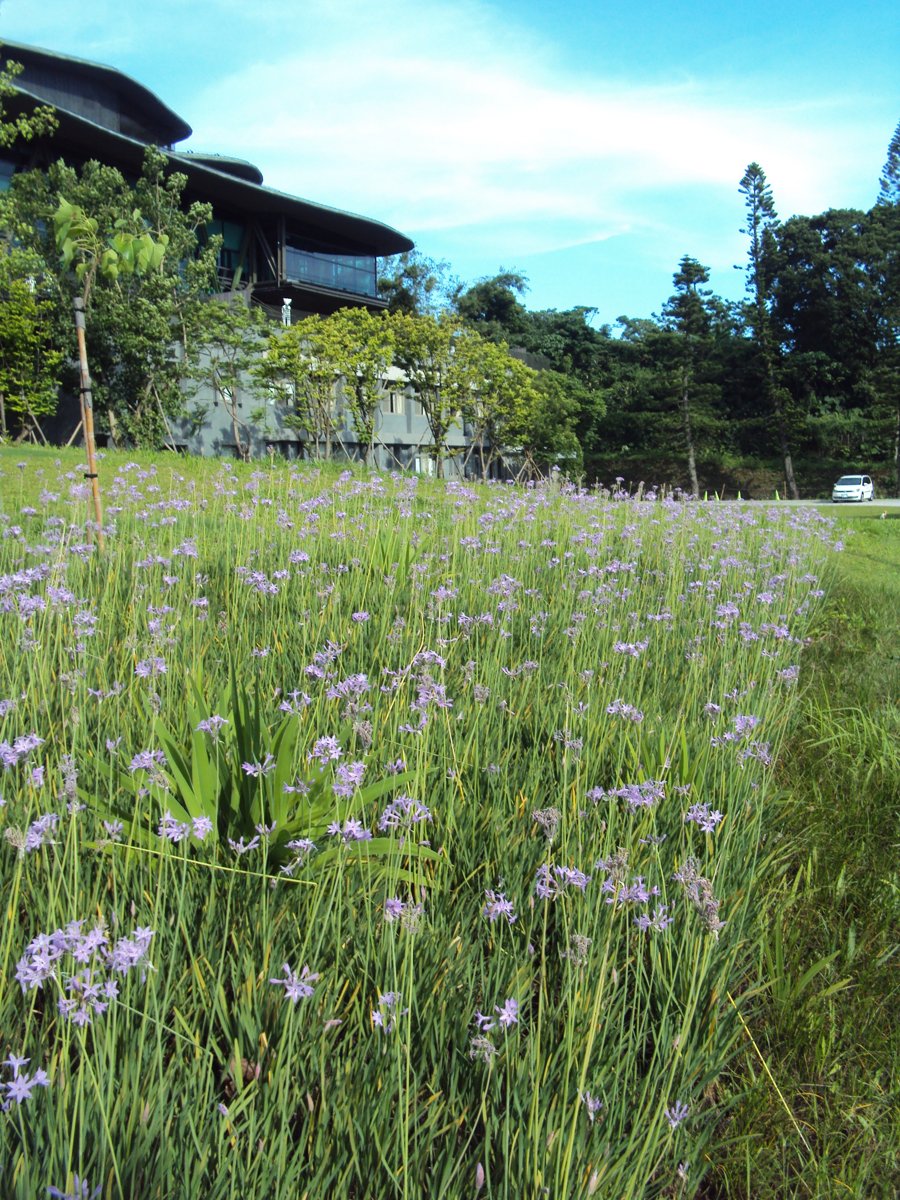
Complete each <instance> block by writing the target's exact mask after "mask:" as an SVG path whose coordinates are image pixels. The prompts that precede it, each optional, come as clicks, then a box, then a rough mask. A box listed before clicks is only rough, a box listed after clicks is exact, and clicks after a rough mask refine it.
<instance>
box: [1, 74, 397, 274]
mask: <svg viewBox="0 0 900 1200" xmlns="http://www.w3.org/2000/svg"><path fill="white" fill-rule="evenodd" d="M16 90H17V95H16V96H15V97H11V98H10V100H9V102H8V103H9V105H10V107H15V102H16V101H18V103H19V104H20V105H21V106H22V107H23V108H26V109H29V108H32V107H34V106H36V105H39V104H44V103H45V101H44V100H43V99H42V98H41V97H40V96H39V95H36V94H34V93H32V92H30V91H29V90H28V88H27V87H26V86H24V85H23V84H22V83H17V84H16ZM56 115H57V118H58V121H59V125H58V130H57V133H56V135H55V138H50V139H47V140H46V142H45V143H44V147H45V149H46V150H47V151H49V153H50V154H51V156H52V153H53V148H54V140H58V141H59V143H60V155H59V157H65V153H64V151H63V147H66V149H68V148H69V147H71V149H72V152H73V153H75V154H77V155H78V157H80V158H82V159H83V160H85V161H87V160H89V159H98V160H100V161H102V162H106V163H109V164H111V165H114V166H118V167H119V168H120V169H122V170H125V171H127V172H130V173H131V174H133V175H137V174H139V173H140V170H141V165H142V163H143V160H144V152H145V151H146V149H147V146H146V144H145V143H144V142H141V141H138V140H137V139H136V138H130V137H127V136H126V135H125V134H122V133H117V132H115V131H114V130H111V129H107V128H106V127H105V126H103V125H98V124H96V123H95V122H93V121H90V120H88V119H87V118H86V117H82V116H80V115H76V114H75V113H70V112H67V111H66V110H65V109H64V108H59V107H57V108H56ZM160 150H161V152H162V153H163V154H164V155H165V157H166V159H167V160H168V161H169V163H170V164H171V167H172V169H173V170H174V171H179V172H181V173H182V174H184V175H185V176H186V177H187V181H188V187H187V191H188V193H189V194H190V195H191V196H193V197H194V198H196V199H202V200H208V201H210V203H212V204H213V205H216V206H217V207H219V208H226V209H230V210H232V211H233V212H235V213H239V214H252V215H254V216H258V217H264V216H271V217H278V216H280V217H284V218H285V219H286V220H287V221H289V222H296V223H297V224H300V225H303V226H304V227H306V228H309V229H310V230H314V231H316V232H318V233H319V234H321V235H323V236H324V237H326V238H327V237H333V238H335V239H337V240H338V241H339V242H341V243H344V244H346V245H347V246H348V248H349V247H352V248H354V249H357V250H358V251H360V252H362V253H367V254H374V255H375V256H376V257H379V258H380V257H385V256H387V255H390V254H401V253H403V252H405V251H408V250H412V249H413V246H414V243H413V242H412V241H411V240H410V239H409V238H408V237H406V235H405V234H402V233H400V232H399V231H398V230H396V229H392V228H391V227H390V226H389V225H384V224H382V223H381V222H380V221H373V220H371V219H370V218H369V217H361V216H358V215H356V214H355V213H349V212H344V211H342V210H341V209H338V208H330V207H329V206H327V205H324V204H316V203H315V202H314V201H312V200H304V199H302V198H300V197H298V196H291V195H288V194H287V193H286V192H279V191H276V189H275V188H268V187H264V186H262V185H261V184H257V183H254V182H252V181H251V180H249V179H242V178H238V177H237V176H236V175H232V174H228V173H227V172H225V171H218V170H216V169H215V168H214V167H211V166H209V165H208V164H209V160H208V159H201V158H199V157H194V156H193V155H191V154H189V153H184V154H180V153H178V152H177V151H174V150H168V149H166V148H165V147H160Z"/></svg>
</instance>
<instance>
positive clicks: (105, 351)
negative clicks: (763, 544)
mask: <svg viewBox="0 0 900 1200" xmlns="http://www.w3.org/2000/svg"><path fill="white" fill-rule="evenodd" d="M5 86H6V88H7V91H9V89H10V88H12V86H13V85H12V82H11V77H9V76H7V78H6V85H5ZM13 90H14V89H13ZM2 97H3V92H2V88H0V104H2ZM0 111H2V110H0ZM45 119H46V114H44V115H42V114H40V113H38V114H36V115H33V116H31V117H29V118H28V120H24V118H23V122H24V123H23V122H20V123H19V124H18V125H17V124H16V123H15V122H14V121H13V122H10V121H7V122H6V125H5V126H2V128H3V129H5V131H6V132H5V134H4V136H5V137H6V138H7V139H9V138H13V137H22V136H29V135H31V134H32V133H34V132H42V131H43V127H42V125H41V122H42V121H43V120H45ZM898 145H900V130H898V133H895V135H894V138H893V139H892V141H891V144H890V146H889V149H888V157H887V161H886V164H885V167H884V172H883V175H882V178H881V180H880V186H879V190H878V197H877V202H876V203H875V204H874V206H873V207H872V208H871V209H870V210H869V211H867V212H863V211H856V210H844V209H830V210H828V211H826V212H824V213H821V214H818V215H816V216H812V217H807V216H793V217H791V218H789V219H788V220H785V221H782V220H780V219H779V217H778V214H777V210H776V203H775V194H774V191H773V188H772V187H771V185H770V184H769V181H768V180H767V178H766V175H765V172H764V171H763V169H762V167H761V166H760V165H759V164H758V163H751V164H750V165H749V166H748V167H747V170H746V172H745V173H744V175H743V177H742V178H741V180H740V182H739V184H738V188H739V192H740V194H741V196H742V197H743V199H744V204H745V223H744V228H743V232H744V233H745V234H746V236H747V245H748V252H747V263H746V281H747V288H746V301H745V303H743V304H735V303H726V302H725V301H724V300H722V299H721V298H719V297H717V296H715V295H713V294H712V293H711V292H710V291H709V290H708V288H706V287H705V285H706V284H707V283H708V282H709V272H708V269H707V268H706V267H705V266H704V265H703V264H702V263H701V262H699V261H698V260H697V259H695V258H693V257H691V256H690V255H689V254H684V255H683V256H682V258H681V260H680V262H679V264H678V267H677V270H676V271H675V272H674V275H673V287H674V291H673V294H672V295H671V296H670V297H669V298H668V299H667V300H665V301H664V303H663V304H662V305H661V309H660V312H659V314H657V315H655V316H653V317H652V318H633V317H627V316H623V317H620V318H619V321H618V326H619V328H618V330H616V331H615V333H614V331H613V330H612V329H611V328H610V327H608V326H603V327H600V328H597V327H596V326H595V325H594V323H593V317H594V312H593V310H592V309H590V308H588V307H575V308H573V309H571V310H568V311H563V312H557V311H553V310H549V311H531V310H529V309H528V308H527V307H526V306H525V304H524V302H523V300H524V297H525V295H526V293H527V281H526V280H525V278H524V277H523V276H522V275H520V274H518V273H516V272H514V271H501V272H500V273H499V274H497V275H496V276H494V277H493V278H487V279H482V280H479V281H477V282H475V283H474V284H472V285H470V286H465V285H463V284H461V283H460V282H459V281H457V280H455V279H453V278H452V277H451V276H450V274H449V268H448V266H447V264H444V263H434V262H432V261H430V260H429V259H427V258H424V257H422V256H421V255H419V254H416V253H413V254H407V255H402V256H399V257H398V258H397V259H395V260H393V261H391V262H389V263H386V264H385V265H384V268H383V271H382V278H381V281H380V285H379V286H380V290H381V294H382V296H383V298H384V300H385V301H386V303H387V306H388V311H387V313H386V314H383V315H382V316H380V317H376V316H372V315H371V314H368V313H366V314H361V313H358V314H357V315H356V316H351V315H349V314H348V313H343V314H338V315H337V316H335V317H331V318H329V317H313V318H309V319H307V320H306V321H305V322H304V323H303V329H302V330H300V331H298V332H296V333H294V334H291V335H290V336H289V337H288V338H287V339H284V338H283V337H282V335H281V334H280V333H279V332H278V330H277V329H273V328H271V326H270V328H269V329H268V330H265V329H262V328H261V323H265V317H264V316H263V315H262V314H261V313H256V314H254V315H253V316H252V317H247V315H246V314H244V313H240V312H237V311H235V308H236V305H239V304H240V303H241V300H240V298H239V297H234V296H233V297H231V305H230V307H231V311H230V312H229V311H228V310H227V309H226V308H224V306H223V304H222V303H221V302H219V303H217V304H212V303H211V302H210V300H211V297H212V296H213V295H214V294H215V291H216V288H217V282H216V256H217V251H218V240H217V238H215V237H208V236H207V227H208V224H209V221H210V218H211V211H210V209H209V206H207V205H202V204H193V205H191V206H190V207H188V208H185V205H184V204H183V192H184V186H185V180H184V177H183V176H180V175H178V174H177V173H169V174H167V168H166V164H165V160H164V158H163V156H162V155H161V154H159V153H158V152H156V151H153V150H151V151H149V152H148V154H147V158H146V162H145V166H144V170H143V173H142V175H141V178H140V179H139V180H138V181H137V182H136V183H134V184H131V183H129V182H128V181H126V180H125V179H124V178H123V176H122V175H121V174H120V173H119V172H118V171H116V170H114V169H112V168H110V167H106V166H102V165H100V164H98V163H88V164H86V166H85V167H84V168H83V169H82V170H80V171H76V170H74V169H72V168H71V167H69V166H67V165H65V164H64V163H63V162H58V163H55V164H53V165H52V166H50V167H49V168H48V169H47V170H46V171H27V172H24V173H22V174H21V175H19V176H17V177H15V178H14V180H13V185H12V187H11V189H10V192H9V193H8V194H7V195H6V196H4V197H3V198H2V200H0V226H2V231H3V233H4V234H5V235H6V236H5V239H4V244H5V246H6V247H7V252H6V253H5V259H4V264H3V270H2V273H0V318H2V323H3V325H4V326H5V328H6V330H7V333H6V335H5V342H6V345H5V346H4V349H3V355H4V360H5V362H6V363H7V364H10V363H13V362H14V363H15V366H14V367H7V369H6V374H5V375H3V376H2V377H0V396H2V397H3V400H4V403H3V404H2V405H0V424H4V426H5V430H6V431H7V432H8V433H11V434H16V433H19V434H20V435H32V436H36V437H40V436H42V431H41V418H42V417H43V416H44V415H46V414H47V413H48V412H50V411H52V407H53V399H54V397H55V396H56V394H57V393H58V391H59V385H60V384H61V385H62V387H63V389H64V390H65V389H68V391H69V392H70V393H71V392H72V391H73V379H72V377H71V375H70V374H67V371H66V368H65V364H66V363H67V362H70V361H71V360H72V358H73V340H74V333H73V330H72V322H71V300H72V297H73V295H75V294H76V293H78V292H79V290H81V288H82V286H83V282H84V281H83V279H81V278H76V277H75V276H74V275H73V272H72V271H71V270H70V269H69V268H70V267H71V266H72V263H71V261H70V260H64V261H61V260H60V255H59V247H58V246H57V244H56V242H55V240H54V236H53V223H52V214H53V212H54V211H55V210H56V208H57V206H58V205H59V203H60V201H62V202H63V203H64V204H69V205H74V206H77V207H78V208H79V210H83V211H84V213H85V214H87V217H88V219H89V220H91V221H93V222H95V224H96V229H97V231H98V237H99V238H100V239H101V242H102V244H103V245H104V246H105V247H106V249H104V250H98V251H97V253H98V255H99V254H102V255H104V256H105V257H108V256H109V254H110V253H111V251H110V247H111V246H112V245H113V244H114V241H115V239H116V238H119V239H122V238H126V237H131V238H133V239H138V238H140V237H142V236H143V237H146V238H148V239H152V241H153V242H154V244H163V243H164V244H165V247H166V249H165V254H164V258H163V261H162V262H161V263H160V264H159V269H154V270H152V271H147V272H144V273H135V272H132V273H130V274H125V273H122V274H119V275H118V276H117V275H116V274H115V272H114V271H113V272H112V273H111V274H108V275H106V276H100V275H98V276H97V278H96V281H95V284H94V285H93V287H92V288H91V289H89V290H90V297H89V306H90V311H89V321H88V350H89V358H90V363H91V371H92V374H93V376H94V381H95V406H96V408H97V410H98V413H97V418H98V425H99V428H100V429H101V430H103V431H105V432H108V433H109V434H111V435H112V437H113V439H114V440H115V442H116V443H117V444H122V445H126V444H131V445H135V446H139V445H144V446H163V445H166V444H170V443H171V441H172V439H171V437H170V422H171V421H172V420H173V419H176V418H183V417H184V416H185V415H186V414H188V415H190V416H191V418H192V419H193V420H195V421H196V422H198V423H201V422H202V420H203V407H202V404H199V405H194V406H193V407H192V397H193V396H194V395H195V393H196V391H197V388H198V387H199V386H201V385H203V386H205V388H206V397H207V402H208V400H209V396H210V394H211V395H212V396H213V397H214V398H215V399H216V400H217V401H218V402H219V403H221V404H224V405H225V407H226V408H227V409H228V411H229V412H230V413H231V416H232V424H233V431H234V439H235V444H236V445H237V447H238V451H239V453H244V452H245V451H246V452H247V453H249V449H248V447H249V444H250V441H251V439H250V437H249V436H248V434H249V428H248V424H247V423H248V420H249V421H250V423H253V421H254V420H260V421H262V420H264V416H265V409H264V407H262V408H258V409H253V410H252V412H253V413H254V414H255V417H254V416H253V415H251V416H250V417H248V416H247V411H246V406H244V407H243V410H242V411H241V412H239V409H241V405H239V404H238V402H237V393H238V390H239V389H241V390H244V391H246V392H249V393H254V392H260V391H261V392H263V393H265V394H266V395H268V396H273V395H276V396H279V397H280V402H281V403H283V404H286V405H287V406H288V407H289V408H290V410H291V412H290V417H289V421H288V423H292V424H293V425H294V426H295V427H296V428H297V429H301V430H303V431H305V432H304V436H303V439H302V440H303V445H304V447H305V450H306V453H307V455H308V456H309V457H319V456H324V457H328V456H329V455H330V452H331V448H332V444H333V442H334V440H335V436H336V423H335V408H334V396H335V390H336V387H337V385H338V380H343V385H342V389H341V390H342V391H343V394H344V397H345V399H346V401H347V402H348V405H349V408H350V410H351V412H352V415H353V422H354V425H355V427H356V430H357V435H358V439H357V440H358V446H359V454H360V457H361V458H366V459H367V458H369V457H370V455H371V450H372V447H373V445H374V441H375V424H376V420H375V418H376V413H377V409H378V405H379V403H380V400H381V397H382V393H383V389H384V383H385V379H386V377H387V375H388V374H389V372H390V369H391V367H392V366H397V367H399V368H400V369H402V370H403V371H404V372H405V373H406V376H407V378H408V379H409V380H410V382H411V383H412V385H413V387H414V388H415V390H416V393H417V399H418V401H419V403H420V405H421V409H422V412H423V414H424V416H425V418H426V420H427V422H428V426H429V430H430V434H431V444H430V446H428V447H423V449H426V450H427V451H428V453H429V454H430V455H431V457H432V458H433V459H434V461H435V463H436V466H437V471H438V473H439V474H440V473H441V472H442V464H443V460H444V457H445V455H446V453H447V452H448V451H447V440H448V434H449V432H450V430H451V429H452V428H453V427H454V426H456V425H460V424H462V423H463V422H466V424H467V425H468V428H469V433H470V438H469V440H470V445H471V452H470V455H469V463H470V469H471V464H472V463H477V464H478V465H479V466H480V468H481V473H482V475H487V473H488V472H489V471H490V469H491V465H492V462H493V461H494V459H495V458H496V457H497V455H498V452H499V450H500V448H501V447H502V448H503V449H504V450H506V451H508V452H510V455H509V461H508V462H507V468H509V467H510V464H512V471H513V473H516V471H518V470H519V469H520V468H523V469H524V472H525V473H526V474H527V473H530V474H542V473H544V472H546V471H547V470H548V469H550V468H552V467H558V468H560V469H562V470H564V471H566V472H567V473H568V474H570V475H571V476H574V477H581V478H586V479H587V481H588V482H596V481H597V480H598V479H601V478H603V477H604V476H605V477H606V479H609V474H608V470H609V466H610V463H612V462H614V461H616V459H617V458H618V459H622V458H623V457H639V458H642V459H643V460H644V461H645V462H646V463H648V464H653V463H654V462H655V461H657V460H659V459H661V458H667V459H668V461H669V468H670V469H669V471H668V474H667V478H668V481H669V482H676V481H678V482H680V483H681V484H683V486H684V487H685V489H686V490H688V491H690V492H692V493H700V492H702V491H703V490H704V487H705V486H706V483H705V481H706V480H707V478H708V476H709V473H710V472H709V468H710V465H711V464H713V463H715V464H718V465H721V464H723V463H727V462H729V461H738V460H742V461H747V460H749V459H753V460H768V461H771V460H777V461H778V462H779V463H780V473H781V478H782V479H783V480H784V486H785V487H786V489H787V491H788V492H789V494H791V495H793V496H797V495H798V494H799V489H800V486H801V485H802V484H803V482H804V479H803V475H804V470H803V467H802V466H801V469H800V471H799V478H798V472H797V469H796V467H795V463H796V462H799V463H801V464H809V463H810V462H811V461H827V460H833V461H834V462H835V463H837V464H840V465H841V468H842V469H843V468H844V467H852V466H854V465H856V466H857V467H858V468H859V469H865V470H868V471H869V472H871V473H874V474H876V476H877V477H878V483H879V488H881V489H886V490H894V489H897V488H900V383H898V380H900V184H898V177H900V168H898V158H900V149H898ZM104 238H105V239H106V241H105V242H103V239H104ZM98 245H99V243H98ZM112 253H113V254H114V253H115V251H112ZM26 288H31V289H32V291H34V292H35V298H34V300H29V298H28V297H27V296H26V295H25V290H26ZM87 298H88V297H87V293H86V299H87ZM214 309H218V311H214ZM257 318H258V319H257ZM379 326H380V327H379ZM292 339H293V343H294V344H292ZM18 340H21V346H16V347H13V348H12V349H10V347H9V343H10V342H12V341H18ZM493 347H500V353H499V356H498V353H497V351H496V350H494V349H493ZM523 363H524V364H525V365H524V366H523ZM279 364H280V365H281V369H279ZM535 371H537V372H538V374H537V375H535ZM10 372H12V375H11V374H10ZM547 372H553V374H552V375H548V374H547ZM54 375H55V376H57V378H55V379H54V378H53V376H54ZM542 375H543V377H542ZM7 397H9V399H7ZM673 476H674V477H673Z"/></svg>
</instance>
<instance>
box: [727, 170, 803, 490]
mask: <svg viewBox="0 0 900 1200" xmlns="http://www.w3.org/2000/svg"><path fill="white" fill-rule="evenodd" d="M740 192H741V195H742V196H743V197H744V203H745V209H746V214H747V224H746V226H745V227H744V229H742V230H741V232H742V233H745V234H746V235H747V236H748V237H749V239H750V249H749V251H748V254H747V291H748V293H749V296H750V302H749V315H750V328H751V330H752V332H753V340H754V343H755V344H756V350H757V354H758V356H759V363H760V374H761V377H762V386H763V394H764V399H765V403H766V408H767V409H768V411H769V412H771V413H772V415H773V416H774V418H775V427H776V432H777V435H778V444H779V448H780V450H781V456H782V458H783V460H784V477H785V480H786V482H787V488H788V493H789V495H790V496H791V498H792V499H794V500H797V499H799V492H798V491H797V483H796V481H795V479H794V464H793V460H792V457H791V447H790V437H789V435H788V422H787V414H786V412H785V398H786V393H785V391H784V388H783V387H782V386H781V384H780V381H779V379H778V372H777V347H776V343H775V337H774V334H773V331H772V319H771V311H770V309H771V299H772V297H771V291H772V266H773V259H774V250H775V231H776V229H777V228H778V214H777V213H776V211H775V201H774V199H773V196H772V189H771V188H770V187H769V184H768V181H767V180H766V173H765V171H764V170H763V169H762V167H761V166H760V165H759V163H755V162H754V163H750V165H749V166H748V167H747V170H746V171H745V172H744V176H743V178H742V179H741V182H740Z"/></svg>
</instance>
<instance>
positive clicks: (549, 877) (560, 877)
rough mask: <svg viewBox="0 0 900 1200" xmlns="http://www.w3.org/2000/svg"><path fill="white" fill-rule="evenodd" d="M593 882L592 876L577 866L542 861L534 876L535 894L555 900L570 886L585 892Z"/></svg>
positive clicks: (539, 897) (541, 897) (545, 898)
mask: <svg viewBox="0 0 900 1200" xmlns="http://www.w3.org/2000/svg"><path fill="white" fill-rule="evenodd" d="M590 882H591V876H590V875H585V873H584V872H583V871H579V870H578V869H577V867H562V866H553V864H552V863H542V864H541V866H539V867H538V869H537V872H536V874H535V878H534V894H535V895H536V896H537V898H538V899H539V900H555V899H556V898H557V896H561V895H562V894H563V892H565V891H566V890H567V889H568V888H570V887H571V888H575V889H576V890H577V891H580V892H585V891H586V890H587V885H588V884H589V883H590Z"/></svg>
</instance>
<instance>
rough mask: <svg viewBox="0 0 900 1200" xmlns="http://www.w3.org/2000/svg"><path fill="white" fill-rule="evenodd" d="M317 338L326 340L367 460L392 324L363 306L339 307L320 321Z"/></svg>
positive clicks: (388, 363)
mask: <svg viewBox="0 0 900 1200" xmlns="http://www.w3.org/2000/svg"><path fill="white" fill-rule="evenodd" d="M320 341H321V342H326V341H327V353H328V354H329V356H330V357H331V358H332V359H333V362H334V367H335V371H336V373H337V374H338V375H339V376H340V378H341V395H342V397H343V399H344V400H345V402H346V404H347V407H348V408H349V409H350V413H351V415H352V417H353V424H354V427H355V429H356V432H357V435H358V437H359V443H360V445H361V446H362V448H363V450H362V453H363V461H364V462H368V461H369V459H370V457H371V455H372V451H373V449H374V446H375V423H376V419H377V414H378V410H379V406H380V404H381V399H382V397H383V395H384V386H385V379H386V378H387V375H388V372H389V370H390V368H391V365H392V363H393V355H394V336H393V328H392V326H391V323H390V322H389V321H388V320H386V319H385V318H384V317H383V316H376V315H375V314H374V313H371V312H369V310H368V309H366V308H340V309H338V311H337V312H335V313H332V314H331V316H329V317H326V318H325V319H324V321H323V322H322V329H321V338H320ZM321 352H323V350H322V349H320V353H321Z"/></svg>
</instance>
